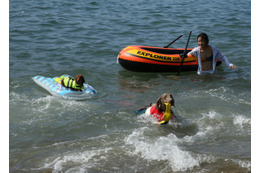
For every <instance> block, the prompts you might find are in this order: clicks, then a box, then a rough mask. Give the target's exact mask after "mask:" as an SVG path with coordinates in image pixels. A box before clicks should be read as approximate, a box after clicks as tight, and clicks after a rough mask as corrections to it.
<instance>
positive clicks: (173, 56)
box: [118, 45, 221, 72]
mask: <svg viewBox="0 0 260 173" xmlns="http://www.w3.org/2000/svg"><path fill="white" fill-rule="evenodd" d="M191 50H192V49H191V48H188V49H187V53H188V52H190V51H191ZM183 52H184V49H175V48H161V47H150V46H137V45H132V46H128V47H126V48H124V49H123V50H121V52H120V53H119V55H118V62H119V63H120V65H121V66H123V67H124V68H125V69H127V70H131V71H138V72H178V71H179V68H180V65H181V61H182V58H181V56H180V54H182V53H183ZM220 64H221V62H220V61H218V62H217V65H220ZM197 70H198V63H197V58H196V57H193V56H189V57H186V58H185V59H184V62H183V66H182V71H197Z"/></svg>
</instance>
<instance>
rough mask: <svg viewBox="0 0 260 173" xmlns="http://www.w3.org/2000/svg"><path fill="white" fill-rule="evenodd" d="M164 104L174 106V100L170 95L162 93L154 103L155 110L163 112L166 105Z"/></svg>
mask: <svg viewBox="0 0 260 173" xmlns="http://www.w3.org/2000/svg"><path fill="white" fill-rule="evenodd" d="M164 103H170V104H171V106H174V99H173V97H172V95H171V94H170V93H164V94H162V95H161V96H160V97H159V98H158V100H157V102H156V109H159V111H161V112H164V111H165V109H166V105H165V104H164Z"/></svg>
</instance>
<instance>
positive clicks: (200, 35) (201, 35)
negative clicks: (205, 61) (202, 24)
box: [197, 33, 209, 44]
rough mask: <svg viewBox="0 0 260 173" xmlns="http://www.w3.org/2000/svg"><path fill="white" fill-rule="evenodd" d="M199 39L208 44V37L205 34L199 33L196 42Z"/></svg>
mask: <svg viewBox="0 0 260 173" xmlns="http://www.w3.org/2000/svg"><path fill="white" fill-rule="evenodd" d="M199 37H201V39H202V40H206V43H207V44H209V37H208V35H207V34H205V33H200V34H199V35H198V37H197V40H198V39H199Z"/></svg>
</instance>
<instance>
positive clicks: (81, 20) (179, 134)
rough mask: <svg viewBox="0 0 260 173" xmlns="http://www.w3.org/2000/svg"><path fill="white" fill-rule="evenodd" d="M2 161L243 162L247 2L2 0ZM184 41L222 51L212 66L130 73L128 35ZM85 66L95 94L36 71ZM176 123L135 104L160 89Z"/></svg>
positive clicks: (204, 165) (22, 166)
mask: <svg viewBox="0 0 260 173" xmlns="http://www.w3.org/2000/svg"><path fill="white" fill-rule="evenodd" d="M9 22H10V23H9V27H10V28H9V73H10V74H9V82H10V83H9V85H10V87H9V171H10V172H15V173H18V172H19V173H23V172H24V173H28V172H36V173H37V172H54V173H60V172H66V173H74V172H77V173H78V172H82V173H83V172H88V173H99V172H101V173H107V172H109V173H110V172H129V173H132V172H140V173H141V172H147V173H148V172H149V173H157V172H162V173H172V172H173V173H182V172H196V173H200V172H203V173H209V172H210V173H211V172H242V173H243V172H251V1H250V0H244V1H237V0H218V1H204V0H188V1H179V0H162V1H157V0H151V1H143V0H135V1H132V0H124V1H118V0H110V1H105V0H98V1H96V0H77V1H68V0H48V1H39V0H27V1H19V0H10V1H9ZM189 31H192V36H191V39H190V42H189V47H190V48H193V47H196V46H197V42H196V37H197V35H198V34H199V33H201V32H205V33H207V34H208V36H209V40H210V44H212V45H215V46H216V47H217V48H218V49H219V50H220V51H221V52H222V53H223V54H224V55H225V56H226V57H228V59H229V61H230V62H231V63H233V64H235V65H237V66H238V68H237V69H234V70H232V69H229V68H228V67H227V66H226V65H225V64H224V63H223V64H222V65H221V66H219V67H217V68H216V73H215V74H214V75H206V76H199V75H197V73H196V71H192V72H182V73H181V75H180V76H177V75H176V73H138V72H132V71H128V70H125V69H124V68H123V67H121V65H120V64H118V63H117V56H118V53H119V52H120V51H121V50H122V49H123V48H124V47H126V46H129V45H146V46H158V47H163V46H166V45H167V44H169V43H170V42H171V41H173V40H174V39H175V38H177V37H178V36H179V35H181V34H183V37H182V38H181V39H179V40H178V41H176V42H175V43H174V44H173V45H172V46H171V47H174V48H184V47H185V44H186V42H187V38H188V35H189ZM63 74H70V75H72V76H76V75H77V74H83V75H84V77H85V79H86V81H87V83H88V84H90V85H92V86H93V87H94V88H95V89H96V90H97V91H98V94H97V95H96V96H95V97H93V98H91V99H87V100H83V101H69V100H62V99H59V98H56V97H54V96H52V95H51V94H49V93H48V92H47V91H45V90H44V89H43V88H41V87H40V86H38V85H37V84H36V83H34V81H33V80H32V77H33V76H36V75H41V76H46V77H54V76H60V75H63ZM166 92H169V93H172V95H173V97H174V99H175V108H174V112H175V114H176V115H177V120H176V121H175V122H170V123H169V124H168V125H165V126H159V125H158V124H157V123H156V120H155V119H153V118H152V117H147V116H145V115H144V114H141V115H136V114H135V110H137V109H139V108H140V107H143V106H146V105H148V104H150V103H154V102H156V100H157V98H158V97H159V96H160V95H161V94H163V93H166Z"/></svg>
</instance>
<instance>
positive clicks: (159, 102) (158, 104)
mask: <svg viewBox="0 0 260 173" xmlns="http://www.w3.org/2000/svg"><path fill="white" fill-rule="evenodd" d="M156 108H157V109H159V110H160V111H162V110H163V98H162V97H159V98H158V99H157V102H156Z"/></svg>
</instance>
